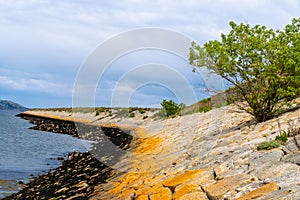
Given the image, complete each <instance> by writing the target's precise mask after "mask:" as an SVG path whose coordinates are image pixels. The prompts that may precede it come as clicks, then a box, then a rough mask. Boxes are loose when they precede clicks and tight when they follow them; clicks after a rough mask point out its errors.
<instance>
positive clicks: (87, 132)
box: [4, 113, 133, 200]
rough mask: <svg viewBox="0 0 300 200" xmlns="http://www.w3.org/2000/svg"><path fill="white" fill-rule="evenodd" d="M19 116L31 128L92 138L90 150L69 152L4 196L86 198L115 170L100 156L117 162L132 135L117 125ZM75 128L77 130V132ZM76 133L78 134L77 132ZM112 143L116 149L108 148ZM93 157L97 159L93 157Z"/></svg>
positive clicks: (27, 115) (115, 171)
mask: <svg viewBox="0 0 300 200" xmlns="http://www.w3.org/2000/svg"><path fill="white" fill-rule="evenodd" d="M18 116H19V117H21V118H24V119H26V120H30V122H31V123H32V124H34V125H35V126H34V127H31V128H32V129H34V130H41V131H48V132H54V133H62V134H68V135H72V136H74V137H79V135H80V136H81V138H84V139H88V140H93V141H95V142H96V143H94V144H93V146H92V149H91V151H90V152H85V153H80V152H72V153H69V155H68V159H67V160H64V161H63V162H62V166H60V167H58V168H56V169H55V170H54V171H49V172H48V173H47V174H44V175H40V176H38V177H36V178H34V179H33V180H32V181H31V182H29V183H28V184H27V185H26V187H25V188H24V189H22V190H21V191H19V192H18V193H15V194H12V195H11V196H8V197H5V198H4V199H5V200H7V199H22V200H23V199H53V200H54V199H69V200H71V199H88V197H89V196H90V195H91V194H92V193H93V191H94V186H96V185H98V184H100V183H105V182H106V180H107V179H109V178H111V177H113V176H115V175H116V174H117V173H119V172H118V171H117V170H115V169H112V168H110V167H109V166H107V165H105V164H104V163H102V162H100V161H99V160H101V157H105V159H106V160H107V159H110V161H111V162H110V164H111V163H114V162H118V160H119V159H120V157H121V156H122V155H123V153H124V150H126V149H128V148H129V145H130V143H131V141H132V139H133V137H132V136H131V135H130V134H129V133H128V131H126V132H124V131H122V130H121V129H119V128H117V127H102V128H101V127H99V126H96V125H87V124H83V123H76V125H75V124H74V122H72V121H64V120H57V119H51V118H46V117H38V116H33V115H29V114H24V113H21V114H19V115H18ZM78 130H79V131H78ZM78 132H80V133H81V134H78ZM109 143H113V144H114V145H116V146H117V147H118V148H116V149H114V150H110V148H111V145H108V144H109ZM103 152H104V153H103ZM95 157H97V158H98V159H97V158H95Z"/></svg>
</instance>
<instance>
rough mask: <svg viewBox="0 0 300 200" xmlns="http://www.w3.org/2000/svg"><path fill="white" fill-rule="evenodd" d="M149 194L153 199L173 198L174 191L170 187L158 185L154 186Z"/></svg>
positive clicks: (167, 199)
mask: <svg viewBox="0 0 300 200" xmlns="http://www.w3.org/2000/svg"><path fill="white" fill-rule="evenodd" d="M148 195H149V197H150V199H151V200H162V199H164V200H171V199H172V192H171V191H170V190H169V189H168V188H164V187H162V186H161V185H156V186H154V187H152V188H151V189H150V190H149V192H148Z"/></svg>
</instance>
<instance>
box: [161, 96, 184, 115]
mask: <svg viewBox="0 0 300 200" xmlns="http://www.w3.org/2000/svg"><path fill="white" fill-rule="evenodd" d="M161 106H162V108H163V110H164V111H165V112H166V115H167V117H170V116H177V115H178V114H179V112H180V110H181V107H180V105H178V104H177V103H175V102H174V101H173V100H169V101H167V100H165V99H164V100H163V101H162V103H161Z"/></svg>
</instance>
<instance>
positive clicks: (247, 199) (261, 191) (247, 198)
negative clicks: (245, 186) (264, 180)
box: [237, 182, 279, 200]
mask: <svg viewBox="0 0 300 200" xmlns="http://www.w3.org/2000/svg"><path fill="white" fill-rule="evenodd" d="M278 189H279V186H278V185H277V184H276V183H274V182H273V183H268V184H266V185H264V186H261V187H260V188H257V189H256V190H253V191H251V192H249V193H247V194H245V195H244V196H242V197H240V198H238V199H237V200H251V199H255V198H258V197H261V196H264V195H266V194H268V193H270V192H272V191H274V190H278Z"/></svg>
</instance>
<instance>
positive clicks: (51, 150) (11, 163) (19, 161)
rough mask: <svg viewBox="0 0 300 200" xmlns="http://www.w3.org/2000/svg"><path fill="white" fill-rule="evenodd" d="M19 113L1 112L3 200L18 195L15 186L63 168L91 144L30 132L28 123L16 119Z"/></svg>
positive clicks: (0, 164)
mask: <svg viewBox="0 0 300 200" xmlns="http://www.w3.org/2000/svg"><path fill="white" fill-rule="evenodd" d="M18 113H19V112H18V111H6V110H5V111H3V110H0V198H1V197H3V195H7V193H11V192H16V191H17V190H18V188H14V187H13V186H11V185H13V184H11V183H14V182H17V181H23V182H28V181H29V180H30V178H32V176H33V175H34V176H36V175H38V174H43V173H46V172H48V170H49V169H54V168H56V167H58V166H59V165H60V164H61V161H59V160H57V159H56V158H57V157H64V158H66V157H67V155H68V153H69V152H71V151H74V150H76V151H81V152H85V151H87V148H89V142H88V141H83V140H79V139H76V138H74V137H71V136H69V135H63V134H56V133H49V132H42V131H36V130H31V129H28V128H29V127H31V126H32V124H30V123H29V122H28V121H26V120H23V119H21V118H18V117H15V115H16V114H18Z"/></svg>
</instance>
